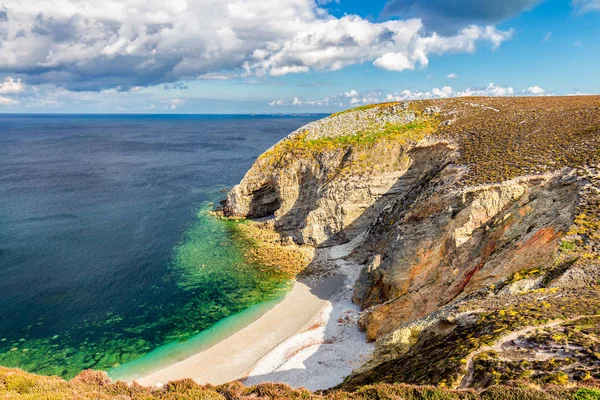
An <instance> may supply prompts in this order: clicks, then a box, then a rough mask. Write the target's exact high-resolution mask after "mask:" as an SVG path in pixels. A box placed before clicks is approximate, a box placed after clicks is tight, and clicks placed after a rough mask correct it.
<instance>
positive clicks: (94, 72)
mask: <svg viewBox="0 0 600 400" xmlns="http://www.w3.org/2000/svg"><path fill="white" fill-rule="evenodd" d="M2 4H3V6H4V7H5V9H6V18H5V20H4V21H3V22H2V23H1V24H0V37H2V40H1V41H0V54H2V57H0V69H2V70H4V71H11V73H12V74H13V75H17V76H22V77H24V79H26V81H27V83H30V84H41V83H55V84H58V85H59V86H64V87H67V88H69V89H72V90H95V91H99V90H102V89H105V88H115V87H118V86H120V87H121V88H122V90H128V89H129V88H131V87H134V86H148V85H156V84H161V83H165V82H176V81H181V80H189V79H196V78H199V79H227V78H230V77H231V76H237V75H239V74H243V75H245V76H248V75H257V76H259V77H262V76H267V75H270V76H282V75H286V74H290V73H303V72H308V71H310V70H338V69H340V68H343V67H345V66H348V65H352V64H360V63H363V62H374V64H375V65H376V66H377V67H379V68H383V69H387V70H391V71H402V70H406V69H415V68H417V67H423V66H426V65H427V64H428V63H429V57H430V56H431V55H441V54H445V53H450V52H474V51H475V50H476V48H477V46H478V45H480V44H486V43H487V44H489V45H490V46H491V47H492V48H496V47H498V46H499V45H500V44H501V43H502V42H504V41H506V40H508V39H510V37H511V36H512V31H501V30H498V29H497V28H495V27H493V26H477V25H469V26H467V27H465V28H462V29H460V30H458V31H457V32H456V33H453V34H451V35H449V36H444V35H440V34H438V33H431V32H430V31H428V30H425V29H424V27H423V22H422V21H421V20H420V19H417V18H415V19H405V20H389V21H384V22H378V23H375V22H371V21H369V20H367V19H364V18H361V17H359V16H356V15H346V16H344V17H341V18H337V17H334V16H333V15H331V14H329V13H328V12H327V11H326V9H324V8H321V7H320V6H319V4H324V3H323V2H322V0H320V3H317V1H316V0H295V1H280V0H203V1H193V2H192V1H186V0H174V1H169V2H165V1H163V0H147V1H144V2H140V1H139V0H105V1H103V2H102V6H98V2H97V1H95V0H40V1H37V2H33V1H31V0H25V1H23V0H4V1H3V3H2ZM25 77H26V78H25Z"/></svg>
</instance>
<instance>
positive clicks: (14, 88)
mask: <svg viewBox="0 0 600 400" xmlns="http://www.w3.org/2000/svg"><path fill="white" fill-rule="evenodd" d="M22 91H23V84H22V83H21V80H20V79H14V78H12V77H10V76H9V77H7V78H6V79H4V82H0V94H16V93H20V92H22Z"/></svg>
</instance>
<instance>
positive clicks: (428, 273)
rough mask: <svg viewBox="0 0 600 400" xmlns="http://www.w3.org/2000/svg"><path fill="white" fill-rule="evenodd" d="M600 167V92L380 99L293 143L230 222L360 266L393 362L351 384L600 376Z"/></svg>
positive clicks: (381, 340) (323, 262) (300, 134)
mask: <svg viewBox="0 0 600 400" xmlns="http://www.w3.org/2000/svg"><path fill="white" fill-rule="evenodd" d="M599 163H600V97H597V96H595V97H592V96H589V97H562V98H556V97H544V98H501V99H498V98H496V99H491V98H464V99H447V100H432V101H423V102H416V101H415V102H404V103H389V104H379V105H373V106H366V107H361V108H358V109H354V110H350V111H347V112H343V113H339V114H336V115H332V116H330V117H328V118H325V119H323V120H320V121H317V122H314V123H311V124H309V125H307V126H304V127H302V128H300V129H299V130H297V131H296V132H294V133H292V134H290V135H289V136H288V137H287V138H285V139H284V140H282V141H281V142H279V143H277V144H276V145H275V146H273V147H272V148H271V149H269V150H268V151H267V152H266V153H265V154H263V155H262V156H261V157H260V158H259V159H258V160H257V161H256V163H255V165H254V166H253V167H252V169H251V170H250V171H249V172H248V173H247V174H246V176H245V177H244V179H243V180H242V182H241V183H240V184H239V185H238V186H236V187H235V188H233V190H232V191H231V192H230V193H229V194H228V196H227V201H226V203H225V206H224V213H225V214H226V215H228V216H232V217H244V218H248V219H250V220H254V221H257V222H259V224H258V225H257V227H259V228H260V229H261V230H265V231H269V235H274V236H275V237H276V240H275V241H276V242H277V245H278V246H281V247H284V248H285V247H289V248H295V249H301V250H302V249H304V250H302V251H305V249H306V248H311V249H313V252H312V253H310V254H316V256H315V258H314V259H313V260H312V262H311V263H310V265H309V266H308V268H307V270H306V273H312V274H314V275H316V276H318V275H322V274H325V273H335V272H336V271H335V268H336V265H338V266H339V265H342V264H340V259H341V261H342V262H343V263H346V264H347V263H351V264H352V265H358V266H360V269H361V273H360V276H359V278H358V279H357V280H356V282H355V284H354V289H353V290H354V292H353V300H354V301H355V302H356V303H357V304H359V305H360V306H361V307H362V308H363V310H364V311H363V314H362V316H361V319H360V322H359V323H360V326H361V328H362V329H364V330H365V331H366V333H367V339H368V340H370V341H376V349H377V350H376V352H375V355H374V358H373V360H371V361H370V362H369V363H368V364H367V365H365V366H364V367H362V368H361V369H359V370H358V371H355V373H354V375H353V376H351V377H350V378H349V379H348V380H347V381H346V382H345V383H344V384H343V386H345V388H356V387H358V386H360V385H364V384H368V383H373V382H388V383H393V382H407V383H418V384H438V385H448V386H452V387H458V386H462V387H474V386H489V385H491V384H494V383H499V382H503V381H508V380H514V379H525V380H534V381H549V380H552V379H557V380H561V379H562V380H566V381H569V380H573V379H585V378H590V377H596V378H600V331H599V330H598V328H597V327H598V326H599V325H598V324H596V319H595V318H596V317H597V315H598V314H599V313H600V297H599V296H598V295H599V294H600V290H599V289H598V286H597V285H598V284H600V281H599V279H600V256H599V254H600V253H599V250H600V232H599V230H598V228H599V227H600V207H599V200H600V180H599V178H600V175H599V174H600V171H599V168H600V164H599ZM271 242H273V240H271ZM342 244H347V245H346V246H347V248H348V249H349V251H347V252H346V253H345V254H343V255H341V256H339V257H336V258H338V260H336V261H335V262H333V263H332V260H328V259H327V258H328V254H330V253H331V252H327V251H325V249H328V248H331V247H332V246H338V245H342ZM271 245H272V243H271ZM348 246H349V247H348ZM314 249H316V251H315V250H314ZM344 265H345V264H344ZM598 321H600V317H599V318H598ZM534 328H535V329H534ZM582 332H583V333H582ZM557 338H559V339H557ZM549 360H553V362H552V363H550V361H549Z"/></svg>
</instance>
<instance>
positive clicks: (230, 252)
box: [0, 115, 318, 379]
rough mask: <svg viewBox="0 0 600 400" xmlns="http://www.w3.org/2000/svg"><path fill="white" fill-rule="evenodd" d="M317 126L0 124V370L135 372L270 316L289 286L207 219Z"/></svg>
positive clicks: (74, 118) (186, 121) (107, 119)
mask: <svg viewBox="0 0 600 400" xmlns="http://www.w3.org/2000/svg"><path fill="white" fill-rule="evenodd" d="M317 118H318V117H317V116H315V117H271V116H217V115H168V116H165V115H163V116H140V115H137V116H129V115H124V116H121V115H0V365H2V366H8V367H20V368H23V369H25V370H27V371H30V372H35V373H40V374H46V375H59V376H62V377H65V378H70V377H73V376H74V375H76V374H77V373H79V372H80V371H82V370H84V369H88V368H93V369H98V370H106V371H109V373H110V374H111V376H113V377H117V378H123V379H128V378H132V377H136V376H140V375H141V374H142V373H147V372H148V371H150V370H151V369H152V368H158V367H160V365H166V364H168V363H170V362H173V360H177V359H181V358H185V357H186V356H188V355H190V354H193V353H194V352H196V351H198V350H199V349H201V348H203V347H206V346H209V345H210V344H211V343H214V342H215V341H217V340H219V338H221V337H223V336H226V335H228V334H230V333H231V332H232V331H233V330H236V329H239V327H241V326H243V325H244V324H247V323H249V322H250V321H252V319H253V318H256V316H257V315H260V313H261V312H264V310H265V309H267V308H268V307H271V306H272V305H273V304H274V303H275V302H276V301H277V300H278V299H280V298H281V297H282V296H283V294H284V293H285V291H286V290H287V288H288V287H289V277H286V276H283V275H282V274H280V273H278V272H277V271H272V270H269V269H266V268H262V267H261V266H256V265H252V264H250V263H249V262H248V261H247V260H245V259H244V251H245V247H244V246H245V244H244V243H243V241H241V240H239V238H237V237H236V234H235V232H236V231H235V228H234V226H233V224H232V223H231V222H226V221H222V220H218V219H215V218H213V217H210V216H208V215H207V211H208V210H210V209H212V207H213V203H216V202H218V201H219V200H221V199H223V198H224V196H225V194H224V192H225V191H226V190H227V189H229V188H230V187H231V186H233V185H234V184H236V183H237V182H239V181H240V179H241V178H242V177H243V175H244V173H245V172H246V171H247V170H248V169H249V168H250V166H251V165H252V163H253V162H254V160H255V159H256V157H258V156H259V155H260V154H261V153H262V152H263V151H265V150H266V149H267V148H269V147H270V146H271V145H273V144H274V143H275V142H277V141H278V140H280V139H281V138H283V137H284V136H286V135H287V134H288V133H290V132H292V131H293V130H295V129H296V128H298V127H300V126H302V125H304V124H306V123H308V122H310V121H312V120H314V119H317Z"/></svg>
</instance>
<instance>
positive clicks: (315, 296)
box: [136, 276, 343, 386]
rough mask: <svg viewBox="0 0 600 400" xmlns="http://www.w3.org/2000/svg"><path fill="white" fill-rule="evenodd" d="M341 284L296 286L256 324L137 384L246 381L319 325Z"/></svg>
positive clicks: (340, 280) (337, 279)
mask: <svg viewBox="0 0 600 400" xmlns="http://www.w3.org/2000/svg"><path fill="white" fill-rule="evenodd" d="M342 283H343V277H342V276H337V277H332V278H329V279H327V280H325V281H323V282H321V283H320V284H318V285H317V286H315V287H314V288H311V287H309V286H307V285H306V284H304V283H302V282H295V283H294V286H293V288H292V290H291V291H290V292H289V293H288V294H287V295H286V297H285V298H284V299H283V300H282V301H281V302H280V303H279V304H277V305H276V306H275V307H273V308H272V309H271V310H269V311H268V312H267V313H265V314H264V315H263V316H262V317H260V318H259V319H258V320H257V321H255V322H254V323H252V324H250V325H248V326H247V327H245V328H243V329H241V330H240V331H238V332H236V333H234V334H232V335H231V336H229V337H228V338H226V339H225V340H223V341H221V342H219V343H217V344H216V345H214V346H213V347H211V348H209V349H206V350H204V351H202V352H200V353H198V354H196V355H194V356H192V357H190V358H188V359H186V360H183V361H180V362H178V363H176V364H173V365H171V366H169V367H167V368H164V369H162V370H160V371H157V372H154V373H152V374H150V375H148V376H145V377H143V378H141V379H137V380H136V381H137V382H138V383H139V384H141V385H150V386H157V385H158V386H160V385H162V384H165V383H167V382H169V381H172V380H177V379H183V378H192V379H194V380H195V381H196V382H198V383H200V384H205V383H211V384H221V383H225V382H230V381H233V380H236V379H241V378H244V377H246V376H247V374H248V372H249V371H250V370H251V369H252V368H253V367H254V366H255V365H256V364H257V363H258V362H259V361H260V360H261V359H262V358H263V357H264V356H266V355H267V354H268V353H269V352H270V351H271V350H273V349H274V348H276V347H277V346H278V345H279V344H281V343H282V342H284V341H286V340H287V339H289V338H290V337H293V336H294V335H295V334H297V333H299V332H303V331H304V330H306V329H308V328H310V326H311V325H313V324H314V323H316V322H317V320H318V319H319V316H320V315H321V314H322V311H323V310H324V308H325V307H327V306H328V305H329V304H330V303H329V301H328V299H329V298H330V297H331V296H332V295H333V293H334V292H335V291H336V290H337V289H338V288H339V287H340V286H341V285H342Z"/></svg>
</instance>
